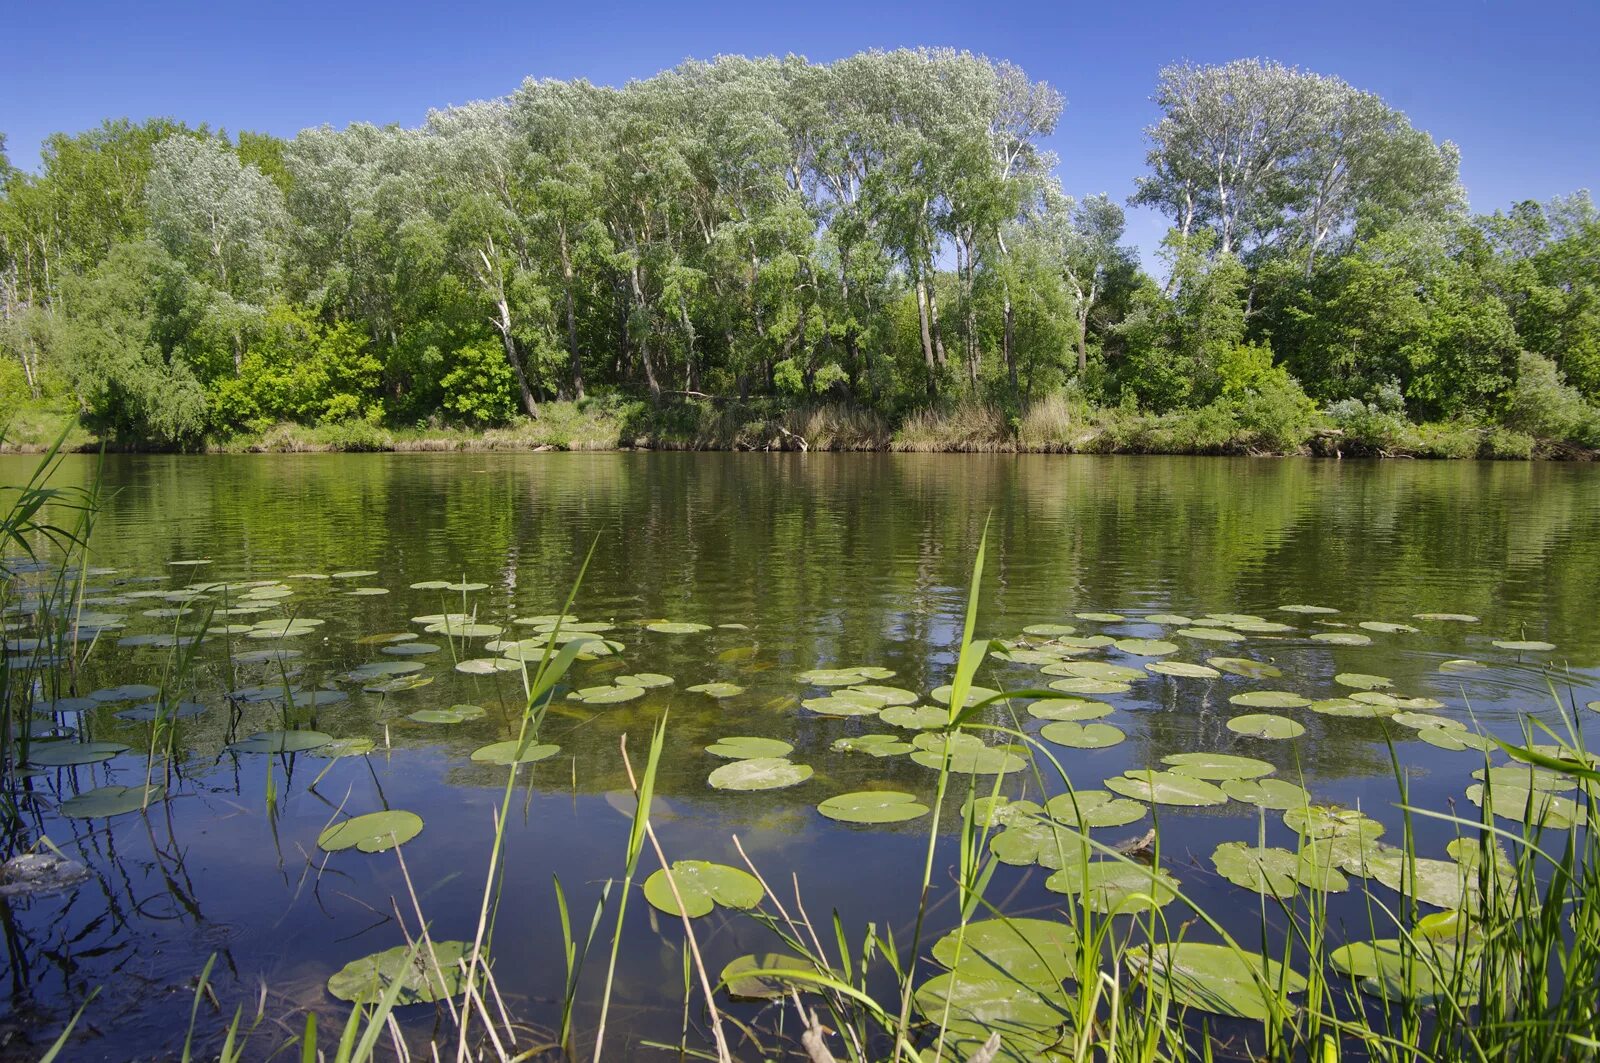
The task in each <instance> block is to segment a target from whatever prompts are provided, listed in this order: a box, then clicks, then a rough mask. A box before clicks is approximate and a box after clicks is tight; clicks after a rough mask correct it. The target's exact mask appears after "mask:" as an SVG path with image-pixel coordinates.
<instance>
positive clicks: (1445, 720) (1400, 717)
mask: <svg viewBox="0 0 1600 1063" xmlns="http://www.w3.org/2000/svg"><path fill="white" fill-rule="evenodd" d="M1434 704H1435V705H1437V704H1438V703H1437V702H1435V703H1434ZM1389 719H1391V720H1393V721H1394V722H1395V723H1397V724H1399V725H1400V726H1402V727H1410V728H1412V729H1413V730H1418V731H1420V730H1421V729H1422V728H1424V727H1443V728H1445V729H1446V730H1455V731H1464V730H1466V729H1467V725H1466V724H1464V723H1462V722H1461V721H1460V720H1452V719H1451V718H1450V717H1448V716H1436V715H1434V714H1433V713H1431V712H1409V711H1408V712H1396V713H1395V714H1394V715H1393V716H1391V717H1389Z"/></svg>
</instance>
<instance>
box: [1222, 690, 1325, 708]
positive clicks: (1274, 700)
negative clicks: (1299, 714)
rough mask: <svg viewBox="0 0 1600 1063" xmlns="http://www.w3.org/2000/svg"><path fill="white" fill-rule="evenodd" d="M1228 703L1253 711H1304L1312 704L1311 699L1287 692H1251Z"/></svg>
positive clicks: (1236, 695) (1237, 695)
mask: <svg viewBox="0 0 1600 1063" xmlns="http://www.w3.org/2000/svg"><path fill="white" fill-rule="evenodd" d="M1228 702H1229V703H1230V704H1233V705H1239V706H1242V707H1244V708H1251V709H1303V708H1305V707H1306V706H1307V705H1309V704H1311V699H1310V698H1303V697H1301V696H1300V695H1299V694H1292V693H1290V692H1289V691H1287V690H1249V691H1246V692H1245V693H1243V694H1235V695H1233V697H1231V698H1229V699H1228Z"/></svg>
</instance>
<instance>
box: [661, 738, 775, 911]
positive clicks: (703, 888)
mask: <svg viewBox="0 0 1600 1063" xmlns="http://www.w3.org/2000/svg"><path fill="white" fill-rule="evenodd" d="M730 766H731V765H730ZM673 886H676V887H677V896H674V895H673ZM764 896H766V891H765V890H763V889H762V888H761V882H760V881H759V880H758V879H757V878H756V877H755V876H754V875H752V874H750V873H749V872H748V871H741V870H739V869H738V868H736V867H729V866H727V865H726V864H713V863H710V862H709V861H706V860H675V861H673V864H672V881H671V882H670V883H669V882H668V881H667V873H666V871H665V870H664V869H658V870H657V871H656V872H655V874H653V875H651V876H650V877H649V878H647V879H645V881H644V897H645V900H647V901H649V902H650V904H651V905H652V906H653V907H655V908H658V909H660V910H661V911H663V912H666V913H667V914H668V915H680V914H681V915H687V916H689V917H690V918H691V919H694V918H698V917H700V916H702V915H709V914H710V912H711V909H712V908H714V907H716V906H717V905H719V904H720V905H722V906H723V907H724V908H740V909H744V908H754V907H755V906H756V905H758V904H760V903H761V898H762V897H764ZM678 898H682V900H683V907H682V908H681V909H680V908H679V907H678Z"/></svg>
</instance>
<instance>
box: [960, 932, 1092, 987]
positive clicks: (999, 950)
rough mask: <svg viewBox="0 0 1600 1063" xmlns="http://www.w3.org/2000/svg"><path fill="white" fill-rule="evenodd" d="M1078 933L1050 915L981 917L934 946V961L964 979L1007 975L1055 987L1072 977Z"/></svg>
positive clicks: (1011, 977) (1026, 983) (1026, 981)
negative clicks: (1042, 916)
mask: <svg viewBox="0 0 1600 1063" xmlns="http://www.w3.org/2000/svg"><path fill="white" fill-rule="evenodd" d="M1077 945H1078V935H1077V932H1076V931H1074V930H1073V929H1072V927H1070V926H1068V925H1067V924H1066V923H1058V922H1056V921H1054V920H1051V919H980V920H978V921H976V922H973V923H968V924H967V926H966V927H965V928H964V929H961V930H952V931H951V932H950V933H948V934H946V935H945V936H944V937H942V938H940V939H939V940H938V941H936V942H934V945H933V959H934V962H936V963H938V964H939V965H940V966H942V967H945V968H947V969H950V970H956V971H960V972H961V975H962V977H964V978H978V979H1002V978H1009V979H1012V980H1014V981H1016V982H1019V983H1021V984H1022V985H1027V986H1034V987H1037V988H1040V989H1056V988H1059V987H1060V985H1061V983H1062V982H1064V981H1067V980H1068V979H1070V978H1072V977H1073V975H1074V962H1075V960H1076V958H1077V953H1078V950H1077Z"/></svg>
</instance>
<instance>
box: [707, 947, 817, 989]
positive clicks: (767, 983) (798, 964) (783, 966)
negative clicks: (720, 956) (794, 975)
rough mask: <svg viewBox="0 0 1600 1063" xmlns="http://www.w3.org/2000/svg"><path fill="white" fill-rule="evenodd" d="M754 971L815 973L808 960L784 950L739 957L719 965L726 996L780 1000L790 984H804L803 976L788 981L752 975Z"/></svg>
mask: <svg viewBox="0 0 1600 1063" xmlns="http://www.w3.org/2000/svg"><path fill="white" fill-rule="evenodd" d="M755 971H795V972H798V973H799V974H801V975H808V976H814V975H815V973H816V968H815V967H814V966H813V965H812V963H811V961H810V960H806V959H802V958H800V957H798V956H793V955H789V954H785V953H778V952H768V953H763V954H761V955H750V956H740V957H739V958H738V959H735V960H730V961H729V962H728V965H727V966H726V967H724V968H722V974H721V975H719V976H718V977H719V978H720V980H721V982H722V984H723V985H724V986H726V987H727V989H728V995H729V996H731V997H733V998H734V999H735V1000H782V999H783V998H784V997H786V996H788V994H789V987H790V985H793V984H798V985H800V986H804V985H806V979H805V978H800V979H796V980H795V981H794V982H790V981H787V980H785V979H783V978H782V977H780V976H778V975H766V974H754V973H752V972H755Z"/></svg>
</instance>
